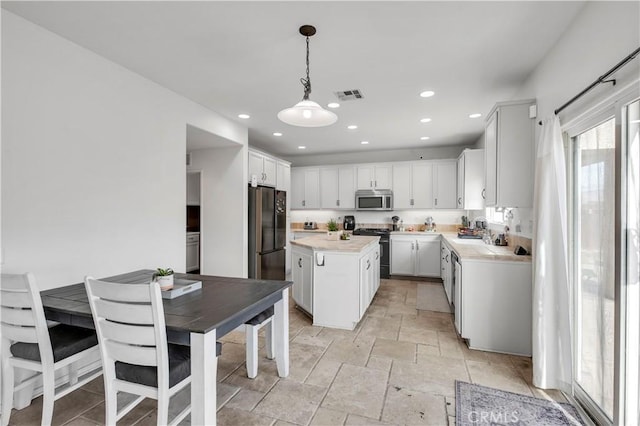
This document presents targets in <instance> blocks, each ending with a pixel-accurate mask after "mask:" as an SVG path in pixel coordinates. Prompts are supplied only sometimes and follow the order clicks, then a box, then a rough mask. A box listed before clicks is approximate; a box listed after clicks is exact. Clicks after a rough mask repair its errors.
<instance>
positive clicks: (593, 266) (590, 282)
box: [566, 86, 640, 424]
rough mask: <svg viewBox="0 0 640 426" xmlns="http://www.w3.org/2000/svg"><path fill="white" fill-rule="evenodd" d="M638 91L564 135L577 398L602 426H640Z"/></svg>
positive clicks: (575, 389) (568, 130) (630, 93)
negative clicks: (567, 148) (567, 151)
mask: <svg viewBox="0 0 640 426" xmlns="http://www.w3.org/2000/svg"><path fill="white" fill-rule="evenodd" d="M637 96H638V87H637V86H635V87H634V90H633V91H629V92H628V93H627V94H626V95H625V94H622V95H620V96H619V98H618V99H617V101H615V103H613V102H612V103H610V104H609V105H608V106H607V107H603V108H601V109H600V110H596V109H592V111H593V115H592V116H591V117H586V118H585V119H582V120H581V121H580V122H579V124H575V125H573V126H572V127H568V128H567V129H566V131H567V135H568V136H569V141H570V152H571V153H572V155H571V156H570V157H571V161H570V162H571V173H570V176H571V179H570V197H569V203H570V211H571V216H570V219H569V227H570V232H571V235H570V236H571V240H570V241H571V265H572V268H571V278H570V284H571V288H572V293H573V319H574V321H573V330H572V333H573V336H574V343H575V348H574V383H573V392H574V396H575V397H576V399H577V400H578V401H580V403H581V404H582V405H583V406H584V407H585V409H586V410H587V411H588V412H589V414H590V415H592V416H593V417H594V418H595V419H596V420H597V421H598V423H601V424H640V408H639V404H640V403H639V397H640V377H639V375H640V289H639V286H640V283H639V277H638V274H639V270H640V248H639V229H640V218H639V217H640V215H639V212H638V205H639V202H640V184H639V182H640V177H639V168H640V160H639V145H640V130H639V129H640V100H638V97H637Z"/></svg>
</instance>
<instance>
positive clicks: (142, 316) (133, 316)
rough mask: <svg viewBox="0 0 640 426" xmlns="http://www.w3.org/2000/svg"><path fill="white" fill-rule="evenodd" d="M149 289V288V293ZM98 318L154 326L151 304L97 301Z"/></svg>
mask: <svg viewBox="0 0 640 426" xmlns="http://www.w3.org/2000/svg"><path fill="white" fill-rule="evenodd" d="M148 292H149V289H148V288H147V293H148ZM95 309H96V312H95V313H96V316H97V317H98V318H105V319H108V320H110V321H115V322H118V323H123V324H146V325H153V312H152V310H151V305H150V304H148V303H147V304H133V303H121V302H114V301H111V300H104V299H96V300H95Z"/></svg>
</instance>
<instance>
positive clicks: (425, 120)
mask: <svg viewBox="0 0 640 426" xmlns="http://www.w3.org/2000/svg"><path fill="white" fill-rule="evenodd" d="M430 121H431V119H430V118H421V119H420V122H421V123H428V122H430Z"/></svg>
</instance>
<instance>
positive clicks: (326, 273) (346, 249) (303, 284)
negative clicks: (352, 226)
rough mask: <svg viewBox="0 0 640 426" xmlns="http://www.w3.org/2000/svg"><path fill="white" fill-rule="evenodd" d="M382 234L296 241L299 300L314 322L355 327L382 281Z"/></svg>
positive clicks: (294, 264) (294, 274)
mask: <svg viewBox="0 0 640 426" xmlns="http://www.w3.org/2000/svg"><path fill="white" fill-rule="evenodd" d="M379 239H380V237H370V236H355V235H354V236H351V237H350V239H349V240H329V239H327V235H326V234H319V235H313V236H310V237H306V238H302V239H297V240H293V241H291V244H292V251H291V253H292V279H293V300H294V301H295V302H296V305H297V306H298V307H299V308H301V309H302V310H304V311H305V312H307V313H308V314H309V315H311V316H312V317H313V325H317V326H322V327H331V328H340V329H346V330H353V329H354V328H355V327H356V325H357V324H358V322H360V319H362V316H363V315H364V313H365V312H366V310H367V308H368V307H369V304H370V303H371V300H373V297H374V296H375V293H376V291H377V290H378V287H379V286H380V248H379V246H380V245H379V244H378V240H379Z"/></svg>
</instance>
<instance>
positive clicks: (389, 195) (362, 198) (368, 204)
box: [356, 189, 393, 210]
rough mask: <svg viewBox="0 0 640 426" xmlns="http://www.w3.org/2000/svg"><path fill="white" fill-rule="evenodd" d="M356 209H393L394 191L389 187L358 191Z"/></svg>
mask: <svg viewBox="0 0 640 426" xmlns="http://www.w3.org/2000/svg"><path fill="white" fill-rule="evenodd" d="M356 210H393V192H392V191H391V190H389V189H363V190H360V191H356Z"/></svg>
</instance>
